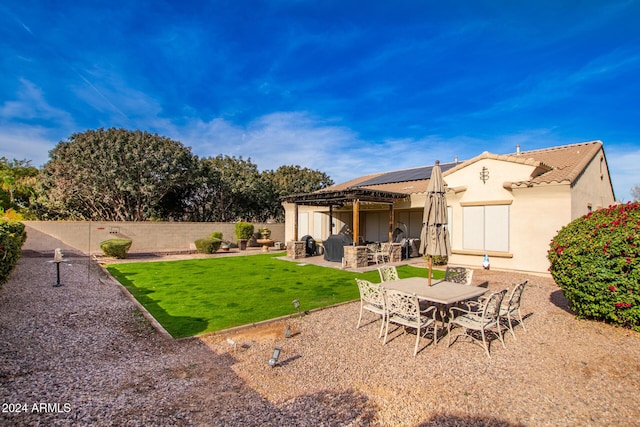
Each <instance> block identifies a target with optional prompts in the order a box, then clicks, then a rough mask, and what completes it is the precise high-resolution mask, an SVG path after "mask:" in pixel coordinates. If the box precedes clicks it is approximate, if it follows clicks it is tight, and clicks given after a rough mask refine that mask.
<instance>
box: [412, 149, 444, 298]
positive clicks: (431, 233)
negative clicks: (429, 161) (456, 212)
mask: <svg viewBox="0 0 640 427" xmlns="http://www.w3.org/2000/svg"><path fill="white" fill-rule="evenodd" d="M444 193H445V186H444V181H443V180H442V170H441V169H440V161H439V160H436V164H435V166H434V167H433V169H432V170H431V178H429V184H428V185H427V200H426V202H425V205H424V214H423V216H422V231H421V233H420V253H421V254H424V255H428V256H429V286H431V272H432V270H433V257H434V256H449V255H451V247H450V246H449V232H448V231H447V201H446V199H445V195H444Z"/></svg>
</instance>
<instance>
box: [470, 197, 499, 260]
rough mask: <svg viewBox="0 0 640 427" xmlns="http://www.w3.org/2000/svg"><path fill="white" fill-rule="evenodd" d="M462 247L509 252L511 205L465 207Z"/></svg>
mask: <svg viewBox="0 0 640 427" xmlns="http://www.w3.org/2000/svg"><path fill="white" fill-rule="evenodd" d="M462 247H463V249H467V250H476V251H485V252H487V251H494V252H509V205H483V206H463V208H462Z"/></svg>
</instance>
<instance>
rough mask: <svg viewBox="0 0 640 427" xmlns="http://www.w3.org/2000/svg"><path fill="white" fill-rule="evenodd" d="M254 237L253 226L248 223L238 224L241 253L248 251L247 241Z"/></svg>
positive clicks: (237, 232)
mask: <svg viewBox="0 0 640 427" xmlns="http://www.w3.org/2000/svg"><path fill="white" fill-rule="evenodd" d="M251 237H253V224H251V223H248V222H243V221H240V222H237V223H236V238H237V239H238V247H239V248H240V250H241V251H243V250H246V249H247V241H248V240H249V239H250V238H251Z"/></svg>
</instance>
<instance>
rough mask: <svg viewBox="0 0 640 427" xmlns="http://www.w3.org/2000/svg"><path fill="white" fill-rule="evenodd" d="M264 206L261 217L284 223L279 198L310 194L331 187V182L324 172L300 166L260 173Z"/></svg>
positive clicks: (284, 167) (282, 209)
mask: <svg viewBox="0 0 640 427" xmlns="http://www.w3.org/2000/svg"><path fill="white" fill-rule="evenodd" d="M262 179H263V187H264V188H265V190H264V192H263V194H264V195H265V198H268V199H267V200H265V201H264V206H265V209H266V212H264V213H263V216H266V217H267V218H269V217H270V218H273V219H275V220H276V221H284V208H283V207H282V203H281V200H280V199H281V198H282V197H283V196H288V195H291V194H299V193H311V192H313V191H317V190H321V189H323V188H326V187H329V186H331V185H333V180H332V179H331V178H330V177H329V175H327V174H326V173H324V172H321V171H318V170H313V169H309V168H302V167H300V166H280V167H279V168H278V169H276V170H275V171H272V170H269V171H265V172H263V173H262Z"/></svg>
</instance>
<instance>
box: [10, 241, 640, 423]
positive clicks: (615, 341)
mask: <svg viewBox="0 0 640 427" xmlns="http://www.w3.org/2000/svg"><path fill="white" fill-rule="evenodd" d="M48 259H49V258H43V257H37V256H33V254H30V255H28V256H23V258H22V259H21V260H20V262H19V264H18V266H17V268H16V270H15V271H14V272H13V274H12V276H11V279H10V281H9V282H8V283H7V284H5V285H4V287H3V288H2V290H1V291H0V343H1V346H0V386H1V387H0V403H1V404H2V412H1V413H0V425H11V426H13V425H47V426H49V425H62V426H64V425H117V426H138V425H145V426H146V425H199V426H210V425H212V426H216V425H220V426H223V425H225V426H436V425H438V426H439V425H443V426H471V425H474V426H476V425H484V426H521V425H523V426H544V425H553V426H576V425H589V426H614V425H619V426H628V425H640V406H639V405H638V401H639V400H640V399H639V398H640V334H638V333H635V332H632V331H629V330H626V329H622V328H616V327H612V326H609V325H605V324H601V323H596V322H589V321H579V320H576V319H575V318H574V317H573V315H572V314H571V313H570V312H569V311H568V310H567V306H566V300H565V299H564V297H563V295H562V293H561V291H560V290H559V289H558V288H557V287H556V286H555V284H554V283H553V282H552V281H551V280H550V279H547V278H540V277H535V276H526V275H523V274H511V273H503V272H495V271H483V270H477V271H475V272H474V284H478V283H481V282H484V281H488V282H489V289H490V290H493V289H502V288H505V287H509V286H511V285H512V284H513V283H516V282H518V281H521V280H524V279H529V283H530V286H529V287H528V288H527V289H526V290H525V294H524V299H523V312H524V314H525V315H526V319H525V321H524V324H525V326H526V328H527V331H526V332H525V331H523V329H522V328H521V327H518V328H517V329H516V334H517V339H516V340H514V339H513V337H511V336H510V335H507V336H506V345H507V348H506V350H505V349H503V348H502V346H501V345H500V343H499V342H497V341H496V342H494V343H493V345H492V347H491V354H492V357H491V359H489V358H488V357H487V356H486V354H485V353H484V351H483V349H482V348H481V347H479V346H476V345H473V344H471V343H469V342H465V341H462V340H458V341H456V342H455V343H454V344H453V345H452V346H451V347H447V339H446V337H445V338H444V339H443V340H442V341H440V342H439V343H438V345H437V346H433V345H431V344H430V341H429V340H427V339H424V340H422V341H421V351H420V352H419V353H418V355H417V356H416V357H413V356H412V351H413V343H414V340H415V336H414V335H410V334H409V335H403V334H401V333H396V334H394V335H393V337H394V339H392V340H391V341H390V342H389V343H388V344H387V345H386V346H382V343H381V340H378V339H377V333H378V326H379V323H378V322H379V321H378V320H376V319H375V317H374V316H373V315H371V314H365V316H366V317H365V320H367V321H368V322H365V325H364V326H362V327H361V328H360V329H359V330H356V329H355V324H356V321H357V317H358V312H359V303H348V304H344V305H341V306H338V307H332V308H329V309H325V310H321V311H317V312H312V313H310V314H308V315H305V316H303V317H301V318H298V317H295V318H291V319H288V320H286V321H280V322H275V323H271V324H266V325H262V326H259V327H253V328H248V329H242V330H238V331H235V332H232V333H229V334H225V335H208V336H203V337H200V338H193V339H186V340H180V341H174V340H171V339H167V338H165V337H164V336H163V335H162V334H160V333H159V332H157V331H156V330H155V329H154V328H153V327H152V326H151V323H150V322H149V321H148V320H147V319H146V318H145V317H144V316H142V315H141V314H140V312H139V311H138V310H137V308H136V306H135V305H134V303H133V302H132V301H131V300H130V299H128V297H126V296H125V295H124V294H123V293H122V291H121V289H120V287H119V286H117V285H115V284H113V283H112V282H110V281H109V280H105V277H104V276H103V273H102V272H101V270H100V269H98V268H97V267H95V266H89V265H88V263H87V259H86V258H84V259H82V258H75V259H69V260H68V261H69V263H68V264H63V265H62V266H61V271H62V274H61V276H62V281H63V286H61V287H53V286H52V284H53V283H55V267H54V266H53V265H52V264H51V263H48V262H47V260H48ZM283 262H284V261H283ZM354 286H355V283H354ZM303 308H304V307H303ZM287 326H289V327H291V328H292V331H293V332H294V335H293V337H291V338H285V337H284V329H285V328H286V327H287ZM228 339H232V340H233V341H235V343H236V345H235V346H232V345H230V343H229V341H228ZM427 344H428V345H427ZM276 346H278V347H281V348H282V354H281V357H280V360H279V364H278V366H276V367H274V368H271V367H269V365H268V363H267V361H268V359H269V357H270V356H271V352H272V350H273V348H274V347H276Z"/></svg>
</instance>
